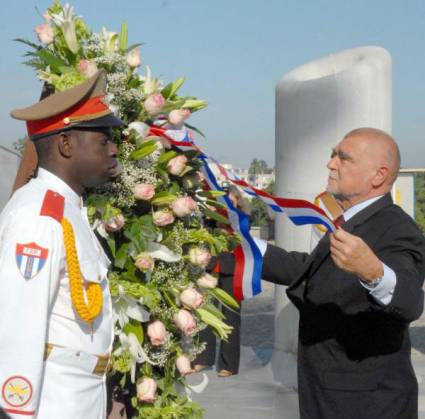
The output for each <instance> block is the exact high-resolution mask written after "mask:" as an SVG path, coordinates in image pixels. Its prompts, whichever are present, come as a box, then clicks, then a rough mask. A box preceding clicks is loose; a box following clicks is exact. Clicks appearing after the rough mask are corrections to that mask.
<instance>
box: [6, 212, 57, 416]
mask: <svg viewBox="0 0 425 419" xmlns="http://www.w3.org/2000/svg"><path fill="white" fill-rule="evenodd" d="M60 234H61V229H60V224H59V223H58V222H57V221H55V220H53V219H52V218H49V217H39V216H33V217H29V218H26V219H24V220H22V219H20V220H17V221H15V222H11V223H10V225H9V226H8V228H7V229H5V230H4V234H3V236H2V237H1V244H0V308H1V322H0V336H1V340H0V386H1V388H2V393H1V396H0V404H1V407H2V408H3V410H5V411H6V413H7V414H8V415H10V417H12V418H24V417H30V418H31V417H35V416H37V408H38V403H39V399H40V392H41V388H42V383H43V367H44V362H43V361H44V360H43V358H44V349H45V343H46V335H47V325H48V320H49V312H50V309H51V305H52V303H53V300H54V296H55V294H56V292H57V288H58V284H59V271H60V262H61V255H62V252H63V249H62V241H61V240H60V239H61V236H60Z"/></svg>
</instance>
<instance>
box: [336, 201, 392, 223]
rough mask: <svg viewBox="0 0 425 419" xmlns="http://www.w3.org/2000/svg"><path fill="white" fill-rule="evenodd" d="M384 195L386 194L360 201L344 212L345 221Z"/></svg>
mask: <svg viewBox="0 0 425 419" xmlns="http://www.w3.org/2000/svg"><path fill="white" fill-rule="evenodd" d="M383 196H384V195H379V196H375V197H373V198H370V199H367V200H366V201H362V202H359V203H358V204H356V205H353V206H352V207H350V208H348V209H347V210H346V211H345V212H344V214H343V215H344V221H348V220H349V219H350V218H352V217H354V216H355V215H356V214H357V213H358V212H360V211H361V210H363V209H365V208H366V207H368V206H369V205H371V204H373V203H374V202H375V201H377V200H378V199H379V198H382V197H383Z"/></svg>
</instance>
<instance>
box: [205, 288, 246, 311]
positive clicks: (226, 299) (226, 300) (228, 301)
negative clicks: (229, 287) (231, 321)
mask: <svg viewBox="0 0 425 419" xmlns="http://www.w3.org/2000/svg"><path fill="white" fill-rule="evenodd" d="M209 292H210V293H211V294H213V295H214V297H215V298H217V300H219V301H220V303H222V304H224V305H225V306H227V307H230V308H233V309H235V310H236V309H238V308H239V303H238V302H237V301H236V300H235V299H234V298H233V297H232V296H231V295H230V294H228V293H227V292H226V291H224V290H223V289H221V288H213V289H211V290H209Z"/></svg>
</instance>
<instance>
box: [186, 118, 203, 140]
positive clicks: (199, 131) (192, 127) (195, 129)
mask: <svg viewBox="0 0 425 419" xmlns="http://www.w3.org/2000/svg"><path fill="white" fill-rule="evenodd" d="M183 125H184V126H185V127H186V128H189V129H191V130H192V131H195V132H196V133H198V134H199V135H200V136H201V137H203V138H206V137H205V134H204V133H203V132H202V131H201V130H200V129H198V128H196V127H194V126H193V125H189V124H188V123H187V122H185V123H184V124H183Z"/></svg>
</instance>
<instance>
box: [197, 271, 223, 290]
mask: <svg viewBox="0 0 425 419" xmlns="http://www.w3.org/2000/svg"><path fill="white" fill-rule="evenodd" d="M196 283H197V285H198V286H199V287H201V288H216V287H217V283H218V279H217V278H216V277H215V276H212V275H210V274H208V273H204V275H202V276H201V277H200V278H198V280H197V281H196Z"/></svg>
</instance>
